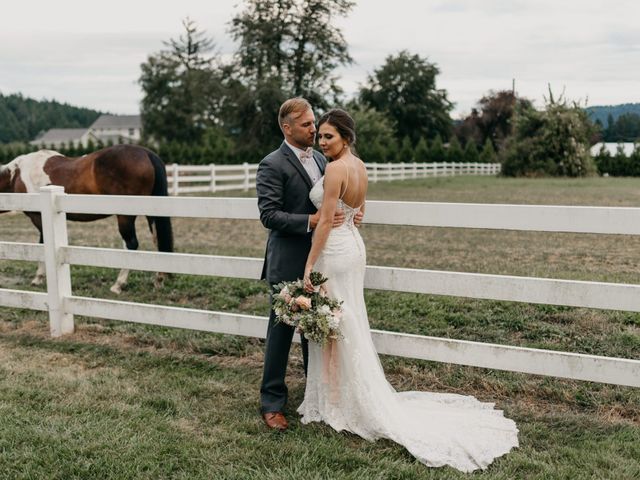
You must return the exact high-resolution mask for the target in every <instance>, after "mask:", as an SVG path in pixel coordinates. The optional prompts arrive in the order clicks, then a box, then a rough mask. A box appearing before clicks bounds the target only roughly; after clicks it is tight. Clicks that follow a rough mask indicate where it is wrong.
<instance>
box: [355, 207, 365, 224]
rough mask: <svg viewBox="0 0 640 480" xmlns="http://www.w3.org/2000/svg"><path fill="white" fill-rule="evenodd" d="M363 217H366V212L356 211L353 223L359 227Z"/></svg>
mask: <svg viewBox="0 0 640 480" xmlns="http://www.w3.org/2000/svg"><path fill="white" fill-rule="evenodd" d="M363 218H364V212H362V211H361V210H359V211H358V213H356V215H355V217H353V224H354V225H355V226H356V227H359V226H360V225H361V224H362V219H363Z"/></svg>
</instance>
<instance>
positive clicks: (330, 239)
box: [298, 109, 518, 472]
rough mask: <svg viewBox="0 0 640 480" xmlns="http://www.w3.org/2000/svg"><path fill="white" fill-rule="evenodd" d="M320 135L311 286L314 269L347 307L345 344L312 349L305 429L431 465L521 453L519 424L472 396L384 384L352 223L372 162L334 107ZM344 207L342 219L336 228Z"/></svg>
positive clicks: (469, 463) (482, 463)
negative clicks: (401, 451) (390, 448)
mask: <svg viewBox="0 0 640 480" xmlns="http://www.w3.org/2000/svg"><path fill="white" fill-rule="evenodd" d="M318 128H319V143H320V148H321V149H322V150H323V152H324V154H325V156H327V157H328V158H329V159H330V163H329V164H328V165H327V168H326V171H325V176H324V177H323V178H322V179H321V180H320V181H318V182H317V183H316V185H315V186H314V188H313V189H312V190H311V192H310V194H309V196H310V198H311V201H312V202H313V203H314V204H315V205H316V207H318V209H319V210H320V220H319V222H318V225H317V226H316V229H315V231H314V235H313V244H312V247H311V251H310V253H309V257H308V259H307V263H306V268H305V275H304V280H305V285H306V287H307V288H308V289H309V288H312V287H311V283H310V281H309V274H310V273H311V271H312V270H317V271H319V272H322V273H323V274H324V275H325V276H326V277H327V278H328V281H327V283H326V287H327V291H328V293H329V294H330V295H331V296H332V297H334V298H336V299H338V300H341V301H343V304H342V306H343V314H342V321H341V332H342V336H343V338H342V339H340V340H337V341H333V342H332V343H330V344H329V345H328V346H326V347H324V348H323V347H321V346H319V345H318V344H314V343H312V342H310V345H309V370H308V374H307V385H306V390H305V396H304V401H303V402H302V404H301V405H300V407H299V408H298V412H299V413H300V415H301V416H302V423H309V422H314V421H322V422H325V423H327V424H328V425H330V426H331V427H332V428H334V429H335V430H337V431H342V430H345V431H349V432H352V433H355V434H357V435H359V436H361V437H362V438H365V439H367V440H375V439H377V438H388V439H390V440H393V441H395V442H397V443H399V444H401V445H402V446H404V447H405V448H406V449H407V450H408V451H409V452H410V453H411V454H412V455H413V456H415V457H416V458H417V459H418V460H419V461H420V462H422V463H424V464H426V465H428V466H431V467H439V466H444V465H450V466H452V467H454V468H457V469H458V470H461V471H464V472H470V471H473V470H476V469H479V468H480V469H484V468H486V467H487V466H488V465H489V464H490V463H491V462H492V461H493V460H494V459H495V458H496V457H499V456H501V455H504V454H505V453H507V452H508V451H509V450H511V449H512V448H514V447H517V446H518V429H517V427H516V425H515V423H514V422H513V420H510V419H507V418H505V417H504V416H503V414H502V411H501V410H494V409H493V404H492V403H481V402H480V401H478V400H477V399H475V398H474V397H471V396H462V395H455V394H446V393H430V392H396V391H395V390H394V389H393V387H392V386H391V385H390V384H389V382H388V381H387V380H386V378H385V375H384V371H383V369H382V365H381V363H380V360H379V358H378V354H377V352H376V350H375V347H374V345H373V341H372V338H371V334H370V331H369V320H368V318H367V310H366V306H365V303H364V291H363V288H364V274H365V265H366V251H365V247H364V243H363V241H362V237H361V236H360V232H359V231H358V229H357V228H356V227H355V225H354V223H353V217H354V216H355V214H356V213H357V212H358V211H364V205H365V197H366V193H367V185H368V183H367V171H366V168H365V165H364V163H363V162H362V160H360V159H359V158H358V157H357V156H356V155H355V154H354V150H353V145H354V143H355V124H354V122H353V119H352V118H351V117H350V116H349V115H348V114H347V113H346V112H345V111H343V110H339V109H334V110H331V111H329V112H327V113H326V114H325V115H323V116H322V117H321V118H320V120H319V123H318ZM340 208H341V209H343V210H344V213H345V217H346V218H345V222H344V223H343V224H342V225H341V226H340V227H337V228H332V219H333V216H334V212H335V211H336V209H340Z"/></svg>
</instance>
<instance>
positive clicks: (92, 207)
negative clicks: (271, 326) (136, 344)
mask: <svg viewBox="0 0 640 480" xmlns="http://www.w3.org/2000/svg"><path fill="white" fill-rule="evenodd" d="M132 200H135V201H132ZM9 207H11V208H9ZM8 209H17V210H26V211H41V212H42V217H43V224H44V225H45V229H44V238H45V245H44V246H42V245H37V244H28V243H15V242H0V259H10V260H28V261H42V260H44V261H45V264H46V267H47V293H39V292H38V293H36V292H25V291H19V290H10V289H0V306H8V307H14V308H31V309H34V310H47V311H48V312H49V318H50V324H51V333H52V335H54V336H58V335H62V334H65V333H70V332H72V331H73V328H74V326H73V316H74V315H86V316H93V317H100V318H107V319H113V320H122V321H129V322H141V323H148V324H156V325H164V326H171V327H177V328H187V329H196V330H204V331H209V332H218V333H226V334H234V335H245V336H252V337H260V338H263V337H264V336H265V333H266V322H267V318H266V317H258V316H252V315H243V314H236V313H229V312H212V311H205V310H196V309H185V308H178V307H166V306H161V305H144V304H139V303H132V302H120V301H115V300H104V299H93V298H84V297H78V296H74V295H73V294H72V291H71V290H72V289H71V276H70V271H69V266H70V265H89V266H97V267H111V268H130V269H139V270H147V271H162V272H171V273H181V274H193V275H213V276H222V277H234V278H248V279H257V278H258V277H259V274H260V270H261V267H262V259H257V258H245V257H225V256H215V255H195V254H184V253H180V254H176V253H157V252H137V251H124V250H115V249H103V248H92V247H76V246H69V245H67V233H66V213H71V212H73V213H103V214H112V213H122V214H128V215H142V214H151V215H159V216H182V217H194V218H203V217H214V218H221V217H222V218H236V219H247V220H256V219H257V218H258V211H257V205H256V199H255V198H184V197H183V198H161V199H158V198H152V197H133V198H132V197H121V196H92V195H65V194H64V193H63V192H62V190H61V188H60V187H45V188H43V189H42V193H40V194H0V210H8ZM523 209H524V210H523ZM525 211H526V215H525V214H524V213H523V212H525ZM639 220H640V208H613V207H612V208H605V207H560V206H552V207H547V206H522V205H481V204H446V203H445V204H441V203H414V202H381V201H370V202H368V203H367V222H369V223H381V224H393V225H398V224H401V225H418V226H448V227H465V228H502V229H516V230H541V231H549V232H556V231H561V232H590V233H606V234H639V233H640V227H638V225H640V221H639ZM365 287H366V288H375V289H381V290H389V291H396V292H416V293H424V294H436V295H452V296H460V297H472V298H483V299H494V300H507V301H519V302H530V303H542V304H553V305H569V306H579V307H587V308H600V309H615V310H627V311H634V312H639V311H640V286H639V285H630V284H616V283H603V282H586V281H572V280H558V279H545V278H531V277H515V276H505V275H486V274H476V273H460V272H442V271H432V270H419V269H407V268H397V267H379V266H369V267H367V271H366V276H365ZM373 336H374V341H375V344H376V348H377V349H378V351H379V352H380V353H384V354H390V355H397V356H403V357H410V358H419V359H426V360H433V361H441V362H450V363H457V364H463V365H473V366H477V367H485V368H494V369H499V370H508V371H516V372H525V373H532V374H540V375H550V376H557V377H565V378H572V379H578V380H589V381H595V382H603V383H613V384H619V385H628V386H635V387H640V361H639V360H634V359H624V358H610V357H602V356H595V355H585V354H577V353H570V352H557V351H548V350H540V349H531V348H523V347H514V346H506V345H497V344H486V343H481V342H468V341H461V340H454V339H446V338H435V337H428V336H421V335H410V334H405V333H395V332H385V331H374V332H373Z"/></svg>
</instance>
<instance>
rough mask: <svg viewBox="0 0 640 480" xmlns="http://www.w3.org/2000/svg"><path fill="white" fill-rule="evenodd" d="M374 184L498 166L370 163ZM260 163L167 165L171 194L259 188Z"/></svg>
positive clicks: (497, 166)
mask: <svg viewBox="0 0 640 480" xmlns="http://www.w3.org/2000/svg"><path fill="white" fill-rule="evenodd" d="M366 165H367V171H368V173H369V179H370V180H371V181H372V182H374V183H375V182H379V181H391V180H406V179H410V178H424V177H450V176H453V175H497V174H498V173H500V164H499V163H451V162H442V163H367V164H366ZM257 170H258V165H257V164H249V163H243V164H240V165H215V164H210V165H178V164H176V163H174V164H171V165H167V177H168V181H169V192H170V193H171V195H179V194H181V193H196V192H225V191H229V190H244V191H247V190H249V189H250V188H254V187H255V186H256V171H257Z"/></svg>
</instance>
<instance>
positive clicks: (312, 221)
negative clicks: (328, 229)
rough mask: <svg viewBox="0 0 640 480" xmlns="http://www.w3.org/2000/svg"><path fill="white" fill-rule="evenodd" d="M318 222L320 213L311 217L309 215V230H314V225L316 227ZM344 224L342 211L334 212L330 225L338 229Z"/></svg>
mask: <svg viewBox="0 0 640 480" xmlns="http://www.w3.org/2000/svg"><path fill="white" fill-rule="evenodd" d="M319 220H320V212H316V213H314V214H313V215H309V228H311V230H314V229H315V228H316V225H318V221H319ZM343 223H344V211H343V210H342V209H340V210H336V213H335V215H334V216H333V224H332V225H331V226H332V227H333V228H336V227H339V226H340V225H342V224H343Z"/></svg>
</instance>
